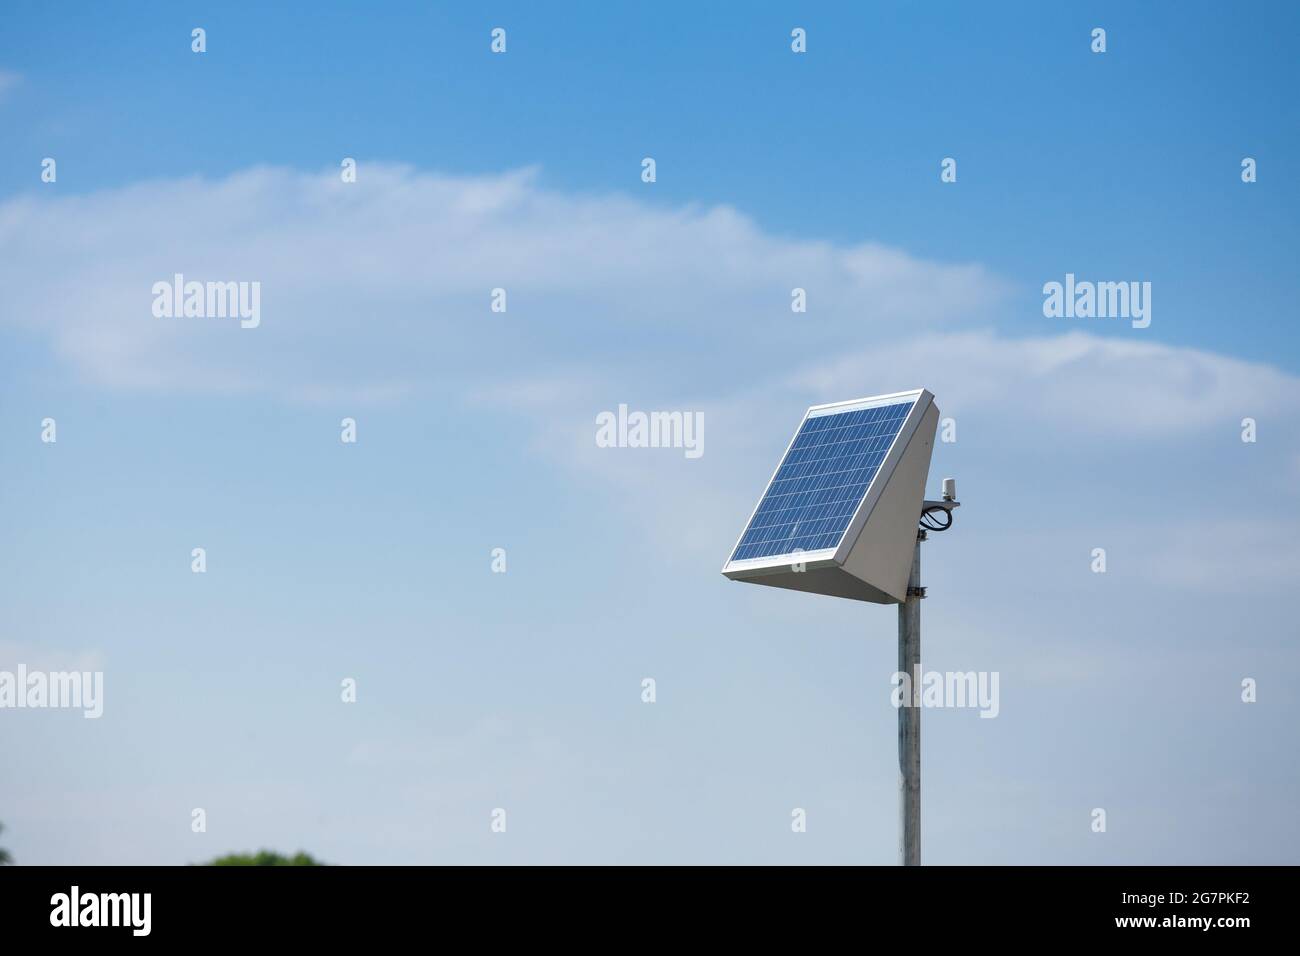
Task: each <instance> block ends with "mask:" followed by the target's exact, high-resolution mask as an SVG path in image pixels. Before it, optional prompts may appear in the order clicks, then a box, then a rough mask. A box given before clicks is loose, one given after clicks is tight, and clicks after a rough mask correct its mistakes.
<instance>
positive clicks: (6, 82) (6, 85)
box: [0, 69, 23, 102]
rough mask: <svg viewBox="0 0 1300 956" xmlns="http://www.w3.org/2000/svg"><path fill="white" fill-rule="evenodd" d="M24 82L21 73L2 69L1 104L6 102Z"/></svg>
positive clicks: (0, 71) (0, 74) (0, 81)
mask: <svg viewBox="0 0 1300 956" xmlns="http://www.w3.org/2000/svg"><path fill="white" fill-rule="evenodd" d="M22 81H23V77H22V74H21V73H15V72H14V71H13V70H4V69H0V102H4V100H5V99H6V98H7V97H8V96H9V94H10V93H12V92H13V91H14V90H15V89H17V88H18V87H19V86H20V85H21V84H22Z"/></svg>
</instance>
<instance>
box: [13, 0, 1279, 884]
mask: <svg viewBox="0 0 1300 956" xmlns="http://www.w3.org/2000/svg"><path fill="white" fill-rule="evenodd" d="M360 11H361V8H360V7H357V6H355V5H351V4H313V5H311V6H296V7H287V8H277V9H265V8H263V7H262V6H261V5H252V4H221V5H213V6H212V7H211V8H210V9H204V8H203V7H201V6H196V7H186V8H184V9H178V8H176V7H175V6H174V5H164V4H157V5H152V6H150V5H136V6H133V7H132V9H131V12H130V14H129V15H127V14H124V13H123V12H122V11H119V10H114V9H111V8H107V7H104V6H100V5H93V6H92V5H87V6H86V7H85V8H84V9H75V8H60V9H55V10H47V9H44V8H41V9H39V10H38V9H37V8H35V7H32V8H27V9H22V8H19V9H7V10H6V11H5V12H4V13H3V14H0V17H3V29H0V127H2V128H3V130H4V143H5V148H4V149H3V150H0V288H2V289H3V290H4V294H3V297H2V298H0V427H2V428H3V434H4V436H5V438H4V441H3V442H2V443H0V449H2V450H0V495H2V499H0V500H3V502H4V508H3V510H2V513H0V522H2V523H3V525H2V527H0V532H2V534H3V539H4V540H5V541H6V542H8V543H9V544H10V547H8V548H6V549H4V552H3V554H2V555H0V562H2V564H0V574H2V577H0V580H3V581H4V582H5V583H4V584H3V585H0V596H2V597H3V607H4V610H5V616H4V619H3V622H2V623H3V631H0V669H3V668H5V667H7V666H10V665H11V664H14V663H16V662H20V661H21V662H25V663H27V664H28V665H29V666H30V667H37V666H45V667H48V668H50V669H56V668H58V667H64V666H69V667H70V666H74V665H75V666H81V665H82V664H86V666H89V664H87V663H86V662H91V663H93V664H94V665H95V666H96V667H100V668H102V669H103V671H104V673H105V684H106V691H105V693H106V703H105V715H104V717H103V718H101V719H100V720H98V721H85V720H83V719H82V718H81V717H80V715H79V714H76V713H65V712H56V711H49V712H38V711H29V712H13V711H8V712H0V750H3V752H4V753H5V755H6V759H5V760H4V761H0V821H3V822H4V823H5V824H6V826H7V830H6V832H5V835H4V840H5V841H6V845H7V846H8V847H9V848H10V849H11V850H12V851H13V852H14V855H15V856H16V857H17V858H18V860H19V862H20V863H21V862H30V863H36V862H87V863H108V862H160V863H181V862H188V861H192V860H196V859H202V858H206V857H210V856H213V855H216V854H218V853H221V852H225V851H228V850H234V849H241V848H245V849H247V848H253V847H256V846H261V845H269V846H275V847H278V848H281V849H284V850H291V849H296V848H298V847H300V846H301V847H303V848H305V849H308V850H309V851H311V852H313V853H316V854H318V855H321V856H323V857H325V858H327V859H330V860H332V861H336V862H343V863H363V862H378V863H396V862H438V861H449V862H606V861H608V862H636V861H646V862H673V861H688V862H875V863H888V862H892V861H893V843H894V839H895V835H894V828H895V813H894V800H895V797H894V790H893V787H894V779H893V774H894V763H893V753H892V751H893V744H894V716H895V715H894V713H893V711H892V709H890V707H889V703H888V692H889V684H888V678H889V674H890V673H891V672H892V670H893V656H894V626H895V615H894V612H893V609H891V608H885V607H874V606H870V605H859V604H855V603H851V602H839V601H834V600H830V599H818V598H814V597H810V596H807V595H799V594H792V593H784V592H777V591H774V590H773V591H769V589H763V588H755V587H750V586H745V585H736V584H734V583H732V582H728V581H726V580H725V579H724V578H722V576H721V575H720V574H718V568H719V567H720V565H721V563H722V561H723V559H724V558H725V557H726V554H727V552H728V550H729V548H730V547H731V545H732V544H733V543H734V541H735V538H736V536H737V534H738V533H739V531H740V526H741V524H742V523H743V521H744V518H745V517H746V516H747V515H748V513H749V510H750V508H752V506H753V504H754V502H755V501H756V500H757V497H758V495H759V493H760V492H761V490H762V482H763V481H764V480H765V478H766V477H767V475H768V474H769V473H770V471H771V468H772V465H773V464H774V463H775V461H776V457H777V456H778V455H779V454H780V451H781V450H782V449H783V448H784V446H785V443H786V442H787V441H788V439H789V437H790V434H791V432H792V430H793V429H794V427H795V425H796V424H797V422H798V421H799V418H800V416H801V414H802V412H803V410H804V408H806V407H807V405H809V404H812V403H815V402H824V401H834V400H839V399H845V398H854V397H858V396H861V395H867V394H874V393H881V392H889V391H894V390H899V389H904V388H911V387H916V386H920V385H924V386H926V387H929V388H930V389H931V390H933V391H934V392H935V393H936V395H937V400H938V404H939V406H940V408H941V409H942V411H943V412H944V414H945V415H951V416H953V417H954V418H955V420H956V422H957V430H958V440H957V441H956V442H955V443H952V444H941V445H940V446H939V447H938V448H937V450H936V459H935V463H934V467H933V469H932V472H931V485H932V486H933V487H932V489H931V490H932V492H933V491H934V490H936V489H937V484H938V479H939V478H940V477H942V476H943V475H947V474H955V475H956V476H957V477H958V479H959V487H960V489H961V491H962V497H963V498H964V499H965V500H966V501H967V505H966V506H965V507H964V508H963V511H962V513H961V514H960V515H959V520H958V523H957V527H956V529H955V530H954V531H953V532H951V533H950V534H948V535H945V536H940V537H938V538H937V539H936V540H935V541H934V542H932V543H930V544H927V546H926V547H927V551H926V554H925V556H924V562H925V569H926V573H927V578H928V579H929V580H928V582H927V583H930V584H931V586H932V587H933V591H932V594H933V598H932V599H929V600H927V602H926V605H925V609H924V611H925V620H926V624H925V627H926V630H925V638H924V643H923V659H924V661H925V663H926V665H927V666H932V667H936V668H940V669H959V670H967V669H975V670H997V671H999V672H1000V673H1001V675H1002V680H1001V688H1002V695H1003V700H1002V708H1001V713H1000V715H999V717H998V718H997V719H995V720H981V719H978V717H977V715H976V714H974V713H972V712H960V711H957V712H952V711H937V712H933V713H927V714H925V715H924V718H923V719H924V723H925V731H924V737H923V740H924V745H925V755H924V760H925V774H926V784H925V787H926V789H925V791H924V792H925V801H926V802H925V807H924V809H925V815H926V830H925V840H926V843H925V856H926V859H927V860H929V861H932V862H951V863H975V862H1122V863H1166V862H1168V863H1184V862H1295V859H1296V857H1297V851H1300V833H1298V832H1297V829H1296V827H1295V826H1294V824H1293V822H1292V818H1291V811H1290V807H1292V806H1293V804H1294V798H1295V795H1296V792H1297V787H1298V786H1300V768H1298V767H1297V763H1296V756H1295V748H1294V746H1293V743H1292V739H1293V730H1294V727H1295V726H1296V718H1297V717H1298V716H1300V713H1298V712H1297V711H1298V708H1297V704H1296V694H1295V691H1294V688H1295V687H1296V681H1297V680H1298V679H1300V659H1298V658H1297V655H1296V652H1295V650H1294V646H1293V645H1294V641H1293V640H1292V638H1293V637H1294V619H1293V612H1292V609H1291V607H1290V605H1289V602H1288V601H1287V594H1286V593H1285V592H1286V591H1287V590H1288V588H1290V587H1293V583H1294V580H1295V574H1296V572H1297V571H1300V561H1298V560H1297V552H1296V549H1295V547H1294V534H1295V532H1296V531H1297V530H1300V529H1297V527H1296V520H1295V518H1294V517H1292V516H1290V515H1289V514H1288V513H1287V512H1286V510H1285V509H1284V508H1278V507H1277V506H1276V503H1277V502H1280V501H1282V499H1283V496H1284V495H1286V494H1289V493H1290V490H1291V488H1293V487H1294V484H1295V481H1296V479H1297V478H1300V454H1298V449H1297V445H1296V439H1297V429H1296V428H1295V426H1294V424H1292V423H1293V421H1294V417H1295V413H1296V411H1297V410H1298V409H1297V406H1300V381H1298V380H1297V377H1296V376H1297V372H1298V370H1297V359H1298V358H1300V353H1298V351H1297V342H1298V339H1297V336H1296V334H1295V332H1294V328H1293V322H1294V317H1295V302H1296V301H1297V293H1298V292H1300V289H1298V288H1297V286H1298V285H1300V276H1298V275H1297V270H1296V268H1295V265H1294V258H1295V255H1294V250H1295V248H1296V239H1297V236H1296V230H1297V228H1298V227H1297V216H1296V212H1297V208H1298V203H1297V194H1296V190H1297V185H1296V179H1295V177H1294V176H1293V175H1291V173H1290V170H1289V168H1288V162H1289V160H1290V157H1292V156H1294V155H1296V154H1297V151H1298V150H1297V146H1298V144H1297V142H1296V139H1297V133H1296V130H1297V123H1296V119H1297V117H1296V108H1295V102H1294V96H1293V95H1292V93H1293V91H1294V89H1295V86H1296V79H1297V77H1296V72H1297V67H1296V65H1295V57H1294V53H1293V51H1291V50H1289V48H1288V40H1289V38H1290V37H1292V36H1294V34H1295V29H1296V26H1297V22H1296V21H1297V16H1298V15H1297V13H1296V12H1295V10H1294V9H1293V8H1291V7H1289V6H1285V5H1281V4H1278V5H1265V6H1264V7H1262V8H1258V9H1255V10H1254V11H1253V12H1252V14H1251V16H1249V17H1245V16H1241V15H1240V14H1238V13H1236V12H1234V11H1233V10H1232V9H1231V8H1229V7H1226V6H1225V7H1219V6H1216V5H1210V4H1179V5H1173V4H1168V5H1165V4H1157V5H1144V6H1143V7H1142V8H1140V9H1135V8H1132V7H1131V5H1121V4H1114V5H1096V6H1091V7H1085V6H1084V5H1071V6H1070V7H1068V8H1067V7H1065V6H1064V5H1061V6H1060V7H1056V6H1053V7H1052V8H1051V9H1045V8H1044V5H1033V4H1015V5H1004V6H998V7H996V8H994V9H988V8H985V7H970V6H964V5H963V6H958V5H955V4H954V5H951V6H948V5H939V6H938V7H935V6H934V5H924V6H923V5H918V4H905V3H884V4H852V5H850V4H825V5H818V7H817V9H816V11H815V13H814V14H813V15H811V16H810V15H807V14H806V13H805V12H803V11H800V10H799V9H798V8H797V7H794V6H792V5H779V4H759V5H755V7H754V8H753V9H750V8H748V7H747V8H746V10H745V12H743V13H740V12H731V11H727V10H725V9H721V8H718V9H710V10H706V11H700V10H697V9H695V8H694V7H691V6H688V5H681V6H674V5H671V4H669V5H658V6H655V7H652V8H627V9H623V8H616V7H610V6H609V5H598V4H574V5H568V6H566V7H564V8H563V9H558V8H539V7H538V6H537V5H532V4H518V5H505V6H499V7H494V8H491V9H486V10H471V9H468V8H466V9H461V10H457V9H443V8H436V7H434V6H433V5H424V4H421V5H409V6H403V5H398V6H393V7H391V8H389V9H387V10H385V11H382V12H375V11H371V10H369V9H366V10H365V11H364V12H360ZM195 26H203V27H205V29H206V30H207V35H208V52H206V53H204V54H202V55H196V54H194V53H192V52H191V51H190V40H189V34H190V30H191V29H192V28H193V27H195ZM497 26H500V27H503V28H505V29H506V30H507V34H508V52H507V53H506V54H505V55H500V56H494V55H492V54H491V53H490V52H489V49H488V44H489V31H490V30H491V29H492V28H493V27H497ZM796 26H801V27H804V28H806V30H807V31H808V53H807V54H804V55H795V54H793V53H791V51H790V47H789V34H790V30H791V29H792V28H793V27H796ZM1095 26H1103V27H1105V28H1106V30H1107V39H1108V50H1107V52H1106V53H1105V54H1102V55H1097V54H1093V53H1091V52H1090V50H1089V33H1090V31H1091V29H1092V28H1093V27H1095ZM47 156H49V157H54V158H56V159H57V162H58V180H57V182H56V183H52V184H47V183H42V182H41V180H40V163H41V160H42V159H43V158H44V157H47ZM345 156H348V157H355V158H356V159H357V161H358V163H359V174H358V180H357V182H356V183H354V184H343V183H341V182H340V181H339V175H338V168H339V162H340V160H341V159H342V158H343V157H345ZM645 156H652V157H654V158H655V160H656V162H657V173H658V177H657V181H656V182H655V183H653V184H646V183H643V182H641V179H640V171H641V165H640V164H641V160H642V158H643V157H645ZM948 156H951V157H954V158H956V159H957V162H958V181H957V182H956V183H952V184H943V183H941V182H940V180H939V163H940V160H941V159H942V158H944V157H948ZM1245 156H1250V157H1254V158H1255V159H1257V160H1258V164H1259V181H1258V182H1256V183H1253V184H1244V183H1242V182H1241V179H1240V162H1241V159H1242V157H1245ZM174 272H184V273H186V274H187V275H191V276H195V277H198V276H204V277H214V278H221V279H248V280H257V281H260V282H261V283H262V288H263V319H262V324H261V326H260V327H259V328H258V329H256V330H240V329H238V328H237V327H234V326H227V325H220V324H216V323H213V322H211V321H206V320H185V321H183V320H158V319H155V318H154V317H153V316H151V315H150V312H149V306H150V301H151V296H150V294H149V290H150V287H151V285H152V283H153V282H154V281H156V280H158V279H164V278H168V277H170V276H171V275H172V274H173V273H174ZM1067 272H1073V273H1075V274H1077V275H1078V276H1080V277H1081V278H1091V279H1095V280H1125V281H1127V280H1141V281H1149V282H1151V283H1152V287H1153V321H1152V324H1151V326H1150V328H1147V329H1140V330H1139V329H1133V328H1131V327H1130V325H1129V323H1128V322H1126V321H1117V320H1065V319H1048V318H1045V317H1044V315H1043V312H1042V293H1041V289H1042V285H1043V283H1044V282H1047V281H1053V280H1055V281H1060V280H1061V279H1062V278H1063V276H1064V275H1065V273H1067ZM498 286H501V287H505V288H507V289H508V290H509V295H510V306H509V311H508V312H507V313H505V314H494V313H492V312H490V311H489V309H488V307H487V303H488V294H489V291H490V290H491V289H492V288H494V287H498ZM795 286H799V287H804V288H807V290H808V296H809V311H808V313H807V314H806V315H794V314H791V312H790V309H789V302H790V289H791V288H793V287H795ZM620 403H627V404H629V405H631V406H632V407H639V408H644V409H659V408H663V409H682V410H692V411H701V412H703V413H704V415H705V420H706V423H707V424H706V438H705V449H706V451H705V454H704V455H703V456H702V458H700V459H699V460H694V461H692V460H686V459H685V458H684V457H683V456H682V455H681V454H680V452H673V451H671V450H653V449H598V448H596V447H595V444H594V441H593V433H594V419H595V416H596V415H597V414H598V413H599V412H601V411H604V410H610V409H614V408H616V407H617V406H618V404H620ZM47 416H52V417H54V418H55V419H56V420H57V421H58V436H59V437H58V442H57V443H56V444H55V445H47V444H43V443H41V442H40V441H39V430H40V422H41V420H42V419H43V418H45V417H47ZM345 416H351V417H355V418H356V419H357V421H358V429H359V436H360V437H359V441H358V443H357V444H356V445H353V446H348V445H343V444H341V443H340V442H339V439H338V434H339V421H340V419H341V418H343V417H345ZM1247 416H1250V417H1253V418H1256V419H1257V420H1258V422H1259V441H1258V442H1257V443H1252V444H1247V443H1243V442H1242V441H1241V440H1240V431H1241V429H1240V422H1241V420H1242V418H1243V417H1247ZM196 546H203V547H205V548H207V550H208V554H209V571H208V572H207V573H206V574H204V575H194V574H191V572H190V569H189V554H190V549H191V548H193V547H196ZM494 547H504V548H506V549H507V552H508V555H509V559H508V560H509V571H508V572H507V573H506V574H504V575H494V574H492V573H491V571H490V557H489V554H490V551H491V549H492V548H494ZM1094 547H1105V548H1106V549H1107V552H1108V555H1109V561H1110V567H1109V570H1108V572H1107V573H1106V574H1105V575H1095V574H1093V573H1091V571H1090V570H1089V561H1090V557H1089V555H1090V552H1091V550H1092V549H1093V548H1094ZM349 676H350V677H354V678H356V679H357V681H358V687H359V691H358V695H359V699H358V702H357V703H356V704H354V705H344V704H342V703H340V701H339V699H338V684H339V681H340V679H342V678H343V677H349ZM647 676H653V677H654V678H655V679H656V680H657V682H658V688H659V699H658V701H657V702H656V703H655V704H654V705H653V706H650V705H645V704H642V703H641V701H640V682H641V680H642V678H644V677H647ZM1244 677H1255V678H1257V679H1260V682H1261V683H1260V686H1261V693H1260V700H1259V701H1258V702H1257V703H1255V704H1252V705H1246V704H1243V703H1242V702H1241V701H1240V682H1241V680H1242V679H1243V678H1244ZM1099 806H1100V807H1105V808H1107V810H1108V814H1109V819H1110V821H1111V823H1110V829H1109V830H1108V832H1107V833H1105V834H1095V833H1092V832H1091V831H1090V829H1089V822H1090V818H1089V812H1090V810H1091V809H1092V808H1094V807H1099ZM193 807H204V808H206V809H207V810H208V814H209V821H210V822H209V828H208V832H207V833H204V834H195V833H192V832H191V830H190V825H189V822H190V810H191V809H192V808H193ZM494 807H505V808H506V809H507V810H508V812H509V814H510V826H509V831H508V833H507V834H504V835H500V834H491V833H490V832H489V830H488V826H487V821H488V813H489V811H490V810H491V809H492V808H494ZM792 807H804V808H806V809H808V811H809V821H810V823H809V831H808V833H806V834H800V835H795V834H792V833H791V832H790V829H789V819H790V816H789V815H790V809H791V808H792Z"/></svg>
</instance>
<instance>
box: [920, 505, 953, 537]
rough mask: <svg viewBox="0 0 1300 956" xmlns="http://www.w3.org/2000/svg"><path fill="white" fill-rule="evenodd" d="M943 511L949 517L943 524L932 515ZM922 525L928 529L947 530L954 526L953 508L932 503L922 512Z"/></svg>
mask: <svg viewBox="0 0 1300 956" xmlns="http://www.w3.org/2000/svg"><path fill="white" fill-rule="evenodd" d="M937 513H942V514H943V516H944V517H945V518H946V519H947V520H946V521H945V522H944V523H943V524H939V523H938V522H937V521H936V520H935V519H934V518H933V517H931V515H934V514H937ZM921 527H922V528H924V529H925V530H926V531H947V530H948V529H949V528H951V527H952V509H950V508H944V507H942V506H941V505H931V506H930V507H929V508H926V509H925V510H924V511H922V512H921Z"/></svg>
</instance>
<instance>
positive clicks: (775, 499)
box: [731, 401, 914, 561]
mask: <svg viewBox="0 0 1300 956" xmlns="http://www.w3.org/2000/svg"><path fill="white" fill-rule="evenodd" d="M913 404H914V402H913V401H905V402H898V403H894V404H890V405H877V406H873V407H870V408H859V409H854V410H852V411H845V412H836V413H830V414H823V415H814V416H811V417H809V418H807V419H805V420H804V423H803V425H802V426H801V427H800V429H799V433H798V435H796V436H795V440H794V441H793V442H792V443H791V445H790V449H789V451H787V452H786V455H785V458H783V459H782V460H781V466H780V467H779V468H778V469H777V472H776V476H775V477H774V478H773V479H772V483H771V484H770V485H769V486H768V489H767V491H766V493H765V494H764V495H763V499H762V501H760V502H759V505H758V508H757V510H756V511H755V512H754V516H753V518H751V519H750V522H749V526H748V527H747V528H746V529H745V533H744V534H743V535H742V536H741V539H740V544H738V545H737V546H736V551H735V553H734V554H733V555H732V556H731V559H732V560H733V561H744V560H747V559H750V558H765V557H772V556H774V555H783V554H789V553H791V552H792V551H794V550H796V549H799V550H801V551H820V550H822V549H825V548H833V547H835V546H836V545H838V544H839V541H840V538H841V537H843V535H844V532H845V530H846V529H847V528H848V526H849V522H850V521H851V520H852V519H853V514H854V512H855V511H857V509H858V504H859V503H860V502H861V501H862V498H863V496H865V495H866V493H867V489H868V488H869V487H870V486H871V480H872V479H873V478H874V477H875V476H876V472H878V471H879V470H880V465H881V463H882V462H883V461H884V460H885V455H886V454H888V452H889V446H890V445H891V444H892V443H893V441H894V438H895V437H896V436H897V435H898V430H899V429H900V428H901V427H902V425H903V422H904V420H906V418H907V414H908V412H909V411H910V410H911V408H912V405H913Z"/></svg>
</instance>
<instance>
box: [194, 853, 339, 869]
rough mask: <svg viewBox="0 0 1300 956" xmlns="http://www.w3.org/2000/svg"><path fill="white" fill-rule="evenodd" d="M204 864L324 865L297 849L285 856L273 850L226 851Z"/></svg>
mask: <svg viewBox="0 0 1300 956" xmlns="http://www.w3.org/2000/svg"><path fill="white" fill-rule="evenodd" d="M203 865H204V866H324V865H325V864H324V863H322V862H321V861H320V860H316V859H313V858H312V857H311V856H310V855H309V854H307V853H304V852H302V851H301V850H299V851H298V852H297V853H295V854H294V855H293V856H285V855H284V854H283V853H276V852H275V851H274V850H258V851H257V852H256V853H227V854H226V855H225V856H219V857H217V858H216V859H215V860H209V861H208V862H207V863H205V864H203Z"/></svg>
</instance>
